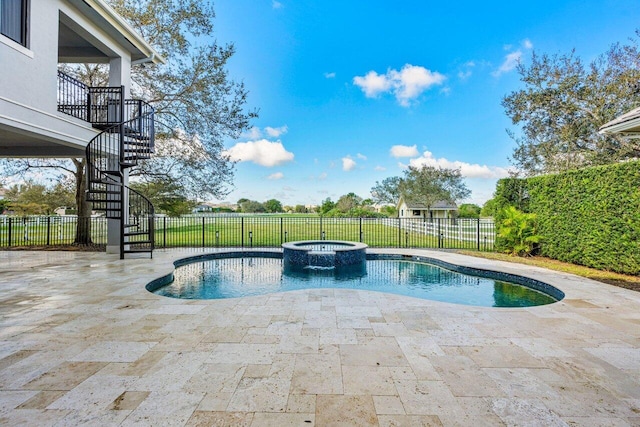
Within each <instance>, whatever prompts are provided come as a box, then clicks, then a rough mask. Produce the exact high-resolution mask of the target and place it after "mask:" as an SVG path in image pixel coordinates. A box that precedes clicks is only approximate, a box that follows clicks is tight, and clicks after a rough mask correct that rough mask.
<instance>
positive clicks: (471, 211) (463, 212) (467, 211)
mask: <svg viewBox="0 0 640 427" xmlns="http://www.w3.org/2000/svg"><path fill="white" fill-rule="evenodd" d="M480 211H481V209H480V206H478V205H474V204H472V203H463V204H461V205H460V206H459V207H458V217H460V218H480Z"/></svg>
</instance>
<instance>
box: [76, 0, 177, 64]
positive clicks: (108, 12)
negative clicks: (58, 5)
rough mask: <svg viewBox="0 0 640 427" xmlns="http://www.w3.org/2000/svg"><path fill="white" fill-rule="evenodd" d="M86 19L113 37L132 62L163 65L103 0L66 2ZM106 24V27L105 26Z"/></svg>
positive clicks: (133, 30) (151, 48)
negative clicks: (129, 54)
mask: <svg viewBox="0 0 640 427" xmlns="http://www.w3.org/2000/svg"><path fill="white" fill-rule="evenodd" d="M68 1H69V2H70V3H72V4H73V5H74V6H76V7H77V8H78V9H79V10H80V11H82V13H84V14H85V15H86V16H87V17H89V18H91V19H92V20H94V21H95V22H97V23H99V24H101V27H102V29H103V30H105V31H106V32H107V33H109V35H111V36H112V37H114V38H115V39H116V40H117V41H118V42H119V43H120V44H121V45H122V46H124V47H126V48H127V49H128V50H129V52H130V53H131V60H132V61H139V60H145V59H147V60H148V61H150V62H154V63H155V64H164V63H166V60H165V59H164V58H163V57H162V55H160V53H158V51H156V50H155V49H154V48H153V46H151V45H150V44H149V43H148V42H147V41H146V40H145V39H144V38H143V37H142V36H141V35H140V34H138V32H136V30H135V29H134V28H133V27H132V26H131V25H129V23H128V22H127V21H125V20H124V18H123V17H122V16H120V15H118V13H116V11H115V10H113V8H112V7H111V6H109V5H108V4H107V3H106V2H105V0H68ZM105 24H106V25H105Z"/></svg>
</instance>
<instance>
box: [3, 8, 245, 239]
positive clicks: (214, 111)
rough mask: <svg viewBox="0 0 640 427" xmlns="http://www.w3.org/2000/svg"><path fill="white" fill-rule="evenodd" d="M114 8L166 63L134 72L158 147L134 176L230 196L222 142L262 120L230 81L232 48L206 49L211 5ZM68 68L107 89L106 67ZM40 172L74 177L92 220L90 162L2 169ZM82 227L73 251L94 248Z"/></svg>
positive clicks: (136, 92)
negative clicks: (149, 109) (150, 112)
mask: <svg viewBox="0 0 640 427" xmlns="http://www.w3.org/2000/svg"><path fill="white" fill-rule="evenodd" d="M109 3H110V4H111V6H113V8H114V9H115V10H116V11H117V12H118V13H119V14H120V15H122V16H123V17H124V18H125V19H126V20H127V21H128V22H129V23H130V24H131V25H132V26H133V28H134V29H136V30H137V31H138V32H139V33H140V34H142V35H143V36H144V37H145V39H146V40H147V41H148V42H149V43H150V44H151V45H153V46H154V47H155V48H156V49H157V50H158V51H159V52H160V53H161V54H162V55H163V56H164V57H165V58H166V59H167V65H164V66H144V65H137V66H134V67H133V68H132V76H131V80H132V85H131V92H132V96H133V97H139V98H142V99H145V100H147V101H149V102H150V103H151V104H152V105H153V106H154V108H155V110H156V117H155V118H156V144H155V154H154V156H153V157H152V158H151V159H149V160H146V161H143V162H141V163H140V164H139V166H138V167H136V168H133V169H131V175H132V176H136V175H138V176H140V177H141V179H143V180H145V179H148V180H150V182H153V181H154V180H157V179H162V180H167V181H168V180H173V181H175V182H180V183H181V185H182V186H183V188H184V189H185V191H186V192H187V196H191V197H200V198H204V197H205V196H215V197H221V196H223V195H226V194H228V191H229V190H228V186H229V184H230V183H231V182H232V180H233V163H232V162H230V161H229V158H228V156H226V155H225V154H224V152H223V150H224V147H223V140H224V139H225V138H231V139H234V138H237V137H238V136H239V135H240V134H241V133H242V132H243V131H244V130H246V129H248V128H249V121H250V120H251V119H252V118H254V117H256V116H257V113H256V112H255V111H252V112H245V111H244V105H245V103H246V96H247V91H246V89H245V88H244V86H243V84H242V83H237V82H234V81H233V80H231V79H230V78H229V76H228V74H227V71H226V63H227V61H228V60H229V58H230V57H231V56H232V55H233V53H234V51H235V50H234V46H233V44H227V45H224V46H220V45H218V44H217V42H216V41H215V40H214V41H209V42H204V41H205V40H207V41H208V40H211V37H210V34H212V33H213V20H214V17H215V13H214V11H213V6H212V4H211V3H207V2H200V1H198V0H183V1H180V2H176V1H173V0H138V1H135V2H131V1H126V0H110V2H109ZM203 35H207V36H208V37H206V38H204V37H201V36H203ZM63 68H64V70H65V71H66V72H68V73H70V74H73V75H74V76H75V77H77V78H79V79H80V80H82V81H83V82H84V83H86V84H88V85H90V86H98V85H104V84H105V83H106V81H107V69H106V67H105V66H104V65H100V64H83V65H80V66H77V65H66V66H63ZM43 168H44V169H48V170H54V171H64V172H65V173H69V174H71V175H73V176H74V177H75V181H76V185H75V187H76V196H75V198H76V205H77V210H78V216H80V217H86V216H89V215H90V213H91V210H90V205H89V204H88V203H87V202H86V200H85V190H86V188H87V185H86V182H85V175H86V174H85V168H86V165H85V159H71V160H53V161H51V160H38V159H19V160H9V161H5V162H4V168H3V169H4V172H5V173H6V174H7V175H22V176H28V175H29V174H30V173H31V172H32V171H33V170H34V169H43ZM78 227H79V228H78V229H77V231H76V243H90V236H89V229H88V222H84V221H78Z"/></svg>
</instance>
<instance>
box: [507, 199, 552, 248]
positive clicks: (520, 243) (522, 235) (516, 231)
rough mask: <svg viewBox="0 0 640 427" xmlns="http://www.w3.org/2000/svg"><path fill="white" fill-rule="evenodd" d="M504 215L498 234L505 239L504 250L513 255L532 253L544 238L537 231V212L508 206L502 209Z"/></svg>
mask: <svg viewBox="0 0 640 427" xmlns="http://www.w3.org/2000/svg"><path fill="white" fill-rule="evenodd" d="M502 217H503V221H502V223H501V224H500V227H499V229H498V235H499V236H500V238H502V239H503V245H504V247H503V251H504V252H506V253H509V254H511V255H518V256H529V255H531V253H532V252H533V251H534V249H535V248H536V247H537V244H538V243H540V241H541V240H542V237H541V236H540V235H539V234H537V233H536V214H532V213H525V212H522V211H519V210H518V209H516V208H515V207H513V206H507V207H506V208H504V209H503V211H502Z"/></svg>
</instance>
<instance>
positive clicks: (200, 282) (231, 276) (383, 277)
mask: <svg viewBox="0 0 640 427" xmlns="http://www.w3.org/2000/svg"><path fill="white" fill-rule="evenodd" d="M436 264H439V265H436ZM176 266H177V268H176V270H175V272H174V273H173V274H170V275H168V276H165V277H163V278H160V279H157V280H155V281H153V282H151V283H150V284H149V285H147V289H148V290H149V291H151V292H154V293H155V294H158V295H162V296H167V297H173V298H185V299H221V298H237V297H244V296H251V295H264V294H269V293H276V292H286V291H292V290H300V289H322V288H346V289H359V290H367V291H377V292H386V293H392V294H399V295H406V296H411V297H416V298H422V299H429V300H434V301H442V302H450V303H456V304H465V305H475V306H487V307H529V306H536V305H544V304H550V303H553V302H556V301H558V300H560V299H562V298H563V297H564V294H563V293H562V292H561V291H559V290H558V289H556V288H554V287H552V286H550V285H547V284H545V283H542V282H538V281H536V280H533V279H529V278H525V277H520V276H515V275H510V274H506V273H498V272H491V271H484V270H474V269H469V268H467V267H460V266H455V265H452V264H446V263H443V262H442V261H437V260H432V259H427V258H424V257H415V256H414V257H406V256H394V255H378V256H374V255H368V256H367V261H366V265H357V266H354V267H346V268H338V269H313V270H311V271H310V270H309V269H306V268H288V267H287V268H285V266H284V265H283V261H282V254H281V253H275V252H273V253H253V254H248V253H236V254H235V255H234V254H233V253H227V254H212V255H209V256H199V257H193V258H189V259H185V260H181V261H178V262H177V263H176ZM445 267H446V268H445ZM453 270H458V271H453ZM460 270H462V271H460ZM472 270H473V271H472ZM463 273H467V274H463ZM469 273H471V274H473V275H471V274H469Z"/></svg>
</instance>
